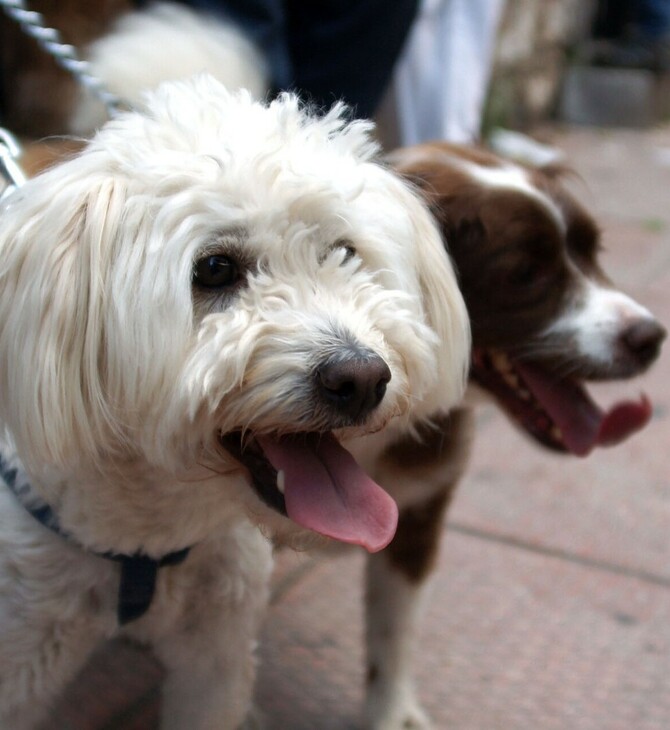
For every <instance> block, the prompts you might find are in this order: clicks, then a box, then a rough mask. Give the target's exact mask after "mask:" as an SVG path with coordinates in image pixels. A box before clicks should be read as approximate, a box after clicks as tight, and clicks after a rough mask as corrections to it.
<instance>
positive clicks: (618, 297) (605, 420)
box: [367, 143, 666, 730]
mask: <svg viewBox="0 0 670 730" xmlns="http://www.w3.org/2000/svg"><path fill="white" fill-rule="evenodd" d="M388 160H389V162H390V163H391V164H392V165H393V166H394V167H395V169H396V170H398V171H399V172H401V173H402V174H403V175H405V176H406V177H407V178H409V179H410V180H412V181H413V182H414V183H415V184H416V185H417V186H418V187H419V188H420V189H421V190H422V191H423V193H424V195H425V197H426V199H427V200H428V202H429V204H430V207H431V208H432V211H433V213H434V215H435V217H436V218H437V220H438V221H439V223H440V226H441V228H442V231H443V234H444V240H445V241H446V247H447V250H448V252H449V254H450V255H451V257H452V260H453V262H454V264H455V267H456V269H457V271H458V273H459V280H460V286H461V289H462V292H463V294H464V298H465V301H466V306H467V308H468V312H469V315H470V319H471V327H472V336H473V353H472V364H471V370H470V382H471V385H473V386H474V389H476V390H484V391H486V392H487V393H488V394H489V395H491V396H492V397H493V398H494V399H495V402H496V403H497V404H498V405H499V406H500V407H501V408H502V409H503V410H504V411H505V413H507V414H508V415H509V416H510V418H511V419H512V421H513V422H514V423H515V424H517V425H518V426H520V427H521V428H522V429H523V430H525V431H526V432H527V433H528V434H530V436H531V437H532V438H533V439H535V441H537V442H538V443H540V444H541V445H543V446H545V447H548V448H550V449H553V450H555V451H560V452H565V453H571V454H575V455H578V456H585V455H587V454H588V453H589V452H590V451H591V450H592V449H594V448H595V447H597V446H607V445H613V444H615V443H618V442H620V441H622V440H623V439H625V438H626V437H628V436H629V435H631V434H632V433H634V432H636V431H637V430H639V429H640V428H642V427H643V426H644V425H645V424H646V423H647V421H648V420H649V418H650V417H651V405H650V403H649V401H648V400H647V399H646V398H645V397H643V398H642V399H641V400H640V401H639V402H632V401H624V402H621V403H618V404H617V405H615V406H613V407H612V408H610V409H609V410H607V411H603V410H601V409H600V408H599V407H598V406H597V405H596V404H595V403H594V401H593V400H592V399H591V398H590V397H589V395H588V393H587V391H586V389H585V387H584V382H585V381H595V380H613V379H622V378H629V377H632V376H635V375H638V374H640V373H642V372H643V371H644V370H646V369H647V367H648V366H649V365H650V364H651V363H652V362H653V361H654V360H655V359H656V357H657V356H658V354H659V351H660V347H661V343H662V341H663V339H664V337H665V334H666V331H665V329H664V328H663V326H662V325H661V324H660V323H659V322H658V321H657V320H656V319H655V318H654V317H653V316H652V314H651V313H650V312H649V311H648V310H647V309H645V308H644V307H643V306H642V305H640V304H638V303H637V302H635V301H634V300H633V299H631V298H630V297H628V296H626V295H625V294H623V293H622V292H621V291H619V290H617V289H616V287H615V286H614V285H613V284H612V282H610V281H609V280H608V278H607V277H606V275H605V274H604V272H603V271H602V269H601V268H600V266H599V264H598V260H597V256H598V250H599V231H598V228H597V226H596V224H595V222H594V221H593V219H592V218H591V216H590V215H589V214H588V213H587V211H586V210H584V208H583V207H582V206H581V205H580V204H579V203H578V202H577V201H576V200H575V199H574V197H573V196H572V195H570V193H569V192H568V191H567V189H566V188H565V186H564V185H563V184H562V182H561V175H560V171H558V170H556V169H552V168H546V169H529V168H525V167H522V166H520V165H517V164H514V163H512V162H509V161H506V160H503V159H501V158H499V157H497V156H495V155H493V154H491V153H488V152H485V151H483V150H478V149H474V148H466V147H458V146H454V145H449V144H447V143H430V144H423V145H419V146H415V147H411V148H405V149H401V150H398V151H396V152H394V153H391V154H390V155H389V156H388ZM469 402H470V401H469V399H467V398H466V403H469ZM472 427H473V418H472V407H471V406H469V405H463V406H462V407H461V408H459V409H458V410H456V411H454V412H452V413H451V415H450V416H448V417H446V418H443V419H442V420H441V421H437V422H436V423H435V428H433V429H431V428H429V427H425V428H422V429H421V431H420V433H418V434H416V435H410V434H407V435H406V436H405V437H404V438H402V439H401V440H399V441H398V442H396V443H395V444H393V445H392V446H391V447H387V448H386V449H385V450H384V451H383V452H382V453H381V454H380V455H379V457H378V459H377V462H376V463H374V464H368V469H369V470H370V472H371V473H372V474H374V475H375V476H376V477H377V478H378V479H379V481H380V482H381V483H382V484H384V486H385V488H387V489H388V490H389V491H390V492H391V494H392V495H393V496H394V498H395V499H396V500H397V502H398V504H399V506H400V508H401V512H400V522H399V526H398V531H397V533H396V536H395V538H394V540H393V542H392V543H391V544H390V545H389V546H388V548H386V550H384V551H383V552H382V553H379V554H377V555H374V556H371V558H370V562H369V569H368V575H367V580H368V617H367V624H368V628H367V638H368V682H369V687H368V707H367V712H368V718H369V724H370V725H371V726H372V727H374V728H376V729H379V730H381V729H382V728H383V729H384V730H386V728H401V727H412V728H416V727H418V728H425V727H428V726H429V723H428V722H427V720H426V719H425V717H424V716H423V714H422V713H421V711H420V709H419V708H418V706H417V704H416V702H415V700H414V698H413V690H412V685H411V678H410V670H409V664H410V659H409V657H410V655H411V650H412V644H413V640H414V634H415V629H416V621H417V618H416V617H417V615H418V611H419V607H420V603H421V597H422V595H423V593H424V587H425V586H426V583H427V582H428V578H429V577H430V574H431V571H432V568H433V563H434V557H435V554H436V552H437V549H438V547H439V540H440V537H441V535H442V534H443V530H442V525H443V519H444V515H445V512H446V510H447V507H448V505H449V502H450V499H451V497H452V495H453V493H454V490H455V488H456V486H457V484H458V482H459V480H460V478H461V476H462V474H463V471H464V469H465V468H466V466H467V463H468V459H469V453H470V442H471V436H472ZM380 708H383V709H380ZM383 716H384V717H383ZM403 723H404V724H403Z"/></svg>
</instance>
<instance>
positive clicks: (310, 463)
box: [258, 434, 398, 552]
mask: <svg viewBox="0 0 670 730" xmlns="http://www.w3.org/2000/svg"><path fill="white" fill-rule="evenodd" d="M258 441H259V443H260V445H261V448H262V449H263V451H264V452H265V456H266V457H267V458H268V460H269V461H270V463H271V464H272V466H274V468H275V469H276V470H277V471H280V470H281V471H283V472H284V499H285V502H286V512H287V513H288V516H289V517H290V518H291V519H292V520H293V521H294V522H296V523H298V524H299V525H302V527H307V528H309V529H310V530H314V531H315V532H319V533H321V534H322V535H326V536H327V537H332V538H335V539H336V540H341V541H342V542H348V543H353V544H355V545H362V546H363V547H364V548H366V549H367V550H369V551H370V552H377V551H378V550H381V549H382V548H385V547H386V546H387V545H388V544H389V543H390V542H391V540H392V539H393V535H394V534H395V529H396V526H397V524H398V507H397V506H396V503H395V502H394V501H393V500H392V499H391V497H389V495H388V494H387V493H386V492H385V491H384V490H383V489H382V488H381V487H380V486H379V485H378V484H377V483H375V482H374V481H372V479H370V477H369V476H368V475H367V474H366V473H365V472H364V471H363V470H362V469H361V467H360V466H359V465H358V464H357V463H356V460H355V459H354V457H353V456H352V455H351V454H350V453H349V452H348V451H347V450H346V449H344V448H342V446H340V444H339V443H338V442H337V440H336V439H335V437H334V436H332V435H331V434H307V435H305V436H304V437H301V438H300V440H298V439H288V438H286V439H279V440H278V439H272V438H268V437H259V438H258Z"/></svg>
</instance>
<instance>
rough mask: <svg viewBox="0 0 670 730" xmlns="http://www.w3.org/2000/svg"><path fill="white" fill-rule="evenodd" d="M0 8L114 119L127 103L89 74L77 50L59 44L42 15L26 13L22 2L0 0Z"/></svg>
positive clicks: (59, 38) (57, 37) (86, 62)
mask: <svg viewBox="0 0 670 730" xmlns="http://www.w3.org/2000/svg"><path fill="white" fill-rule="evenodd" d="M0 7H1V8H2V9H3V10H4V11H5V14H6V15H8V16H9V17H10V18H11V19H12V20H14V21H16V22H17V23H18V24H19V25H20V26H21V29H22V30H23V32H24V33H26V35H29V36H30V37H31V38H34V39H35V40H36V41H37V43H38V44H39V45H40V47H41V48H43V49H44V50H45V51H46V52H47V53H48V54H49V55H50V56H52V57H53V58H54V59H55V60H56V62H57V63H58V64H59V65H60V66H62V67H63V68H64V69H66V70H67V71H69V72H70V73H71V74H72V75H73V76H74V77H75V78H76V79H77V81H79V83H80V84H81V85H82V86H84V88H86V89H87V90H88V91H90V92H91V93H92V94H93V95H94V96H96V97H97V98H98V99H99V100H100V101H101V102H102V103H103V104H104V105H105V108H106V109H107V113H108V114H109V116H110V117H114V116H116V115H117V114H118V113H119V112H120V111H122V110H123V109H127V108H128V104H126V103H125V102H123V100H122V99H120V98H119V97H118V96H116V95H115V94H112V92H111V91H109V90H108V89H107V88H106V87H105V85H104V83H103V82H102V81H101V80H100V79H99V78H96V77H95V76H94V75H93V74H92V73H91V66H90V64H89V63H88V61H84V60H82V59H80V58H79V56H78V54H77V49H76V48H75V47H74V46H72V45H70V44H69V43H63V39H62V38H61V34H60V33H59V32H58V31H57V30H56V29H55V28H49V27H48V26H47V24H46V20H45V18H44V16H43V15H42V13H38V12H35V11H33V10H28V8H27V7H26V3H25V2H24V0H0Z"/></svg>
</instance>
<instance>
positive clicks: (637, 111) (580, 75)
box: [558, 65, 670, 128]
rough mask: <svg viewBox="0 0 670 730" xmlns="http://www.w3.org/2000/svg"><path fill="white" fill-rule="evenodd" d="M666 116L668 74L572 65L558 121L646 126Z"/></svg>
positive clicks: (669, 111) (668, 111) (668, 109)
mask: <svg viewBox="0 0 670 730" xmlns="http://www.w3.org/2000/svg"><path fill="white" fill-rule="evenodd" d="M669 114H670V75H669V74H662V75H659V74H655V73H653V72H651V71H646V70H638V69H619V68H600V67H596V66H588V65H574V66H572V67H570V68H569V69H568V71H567V73H566V76H565V81H564V84H563V91H562V94H561V98H560V102H559V109H558V118H559V119H560V120H561V121H564V122H566V123H569V124H587V125H594V126H602V127H637V128H642V127H649V126H651V125H653V124H655V123H657V122H659V121H661V120H663V119H667V117H668V116H669Z"/></svg>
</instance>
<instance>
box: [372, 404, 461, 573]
mask: <svg viewBox="0 0 670 730" xmlns="http://www.w3.org/2000/svg"><path fill="white" fill-rule="evenodd" d="M436 426H437V427H436V428H430V427H427V426H424V427H423V428H421V429H420V434H419V436H420V438H418V439H417V438H416V437H413V436H410V435H407V436H404V437H403V438H402V439H400V440H399V441H397V442H396V443H394V444H392V445H391V446H389V448H388V449H387V451H386V453H385V454H384V456H383V458H384V459H385V460H386V461H387V462H388V461H390V462H392V463H394V464H396V465H397V468H398V469H401V470H407V471H408V472H410V473H411V472H412V471H413V470H416V469H417V468H418V469H421V470H425V469H431V468H432V469H437V468H444V466H445V465H446V464H448V465H449V477H448V480H447V482H446V483H445V484H444V485H443V487H442V489H441V490H440V491H439V492H438V493H437V494H436V495H435V496H434V497H432V498H431V499H429V500H428V501H427V502H424V503H422V504H419V505H416V506H412V507H409V508H406V509H404V510H402V511H401V513H400V518H399V521H398V529H397V531H396V534H395V537H394V538H393V541H392V542H391V544H390V545H389V546H388V548H386V551H387V555H388V558H389V560H390V562H391V563H392V564H393V565H394V566H395V567H396V568H397V569H398V570H400V571H401V572H402V573H404V575H405V576H406V577H407V578H408V579H409V580H411V581H413V582H419V581H421V580H424V579H425V578H426V576H427V575H428V574H429V573H430V571H431V570H432V567H433V565H434V562H435V557H436V554H437V549H438V547H439V544H440V536H441V534H442V531H443V530H442V528H443V519H444V514H445V512H446V510H447V507H448V506H449V502H450V501H451V497H452V495H453V493H454V491H455V488H456V485H457V484H458V481H459V479H460V477H461V475H462V473H463V470H464V469H465V466H466V465H467V462H468V457H469V453H470V443H471V439H472V430H473V418H472V412H471V411H470V410H469V409H465V408H461V409H458V410H455V411H453V412H452V413H451V414H449V415H448V416H444V417H443V418H442V419H441V420H440V422H439V423H438V424H436ZM408 478H409V479H411V476H409V477H408Z"/></svg>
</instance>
